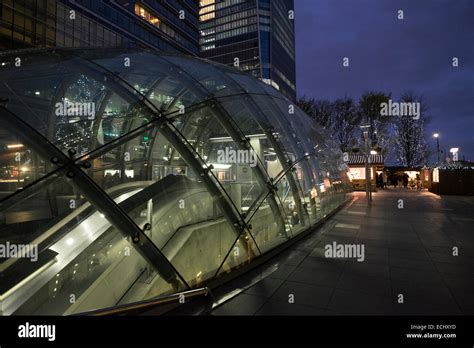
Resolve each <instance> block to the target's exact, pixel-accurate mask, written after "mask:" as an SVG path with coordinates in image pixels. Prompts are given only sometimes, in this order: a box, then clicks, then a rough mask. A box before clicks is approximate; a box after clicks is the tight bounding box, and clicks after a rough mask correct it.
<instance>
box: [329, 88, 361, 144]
mask: <svg viewBox="0 0 474 348" xmlns="http://www.w3.org/2000/svg"><path fill="white" fill-rule="evenodd" d="M332 109H333V113H332V117H331V119H332V121H331V133H332V135H333V137H334V139H335V140H336V141H337V142H338V143H339V146H340V148H341V150H342V151H349V150H350V149H351V147H352V146H353V145H354V144H355V143H356V139H355V138H356V136H357V135H356V132H355V130H356V129H357V128H358V126H359V123H360V113H359V112H358V109H357V106H356V104H355V103H354V101H353V100H352V98H350V97H344V98H342V99H337V100H336V101H335V102H334V103H333V108H332Z"/></svg>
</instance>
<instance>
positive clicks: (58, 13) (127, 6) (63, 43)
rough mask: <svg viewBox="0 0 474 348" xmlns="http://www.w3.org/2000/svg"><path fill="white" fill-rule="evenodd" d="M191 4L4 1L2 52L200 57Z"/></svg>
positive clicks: (187, 0)
mask: <svg viewBox="0 0 474 348" xmlns="http://www.w3.org/2000/svg"><path fill="white" fill-rule="evenodd" d="M198 35H199V34H198V4H197V2H196V1H193V0H171V1H169V0H168V1H165V0H155V1H146V0H143V1H135V0H131V1H128V0H115V1H110V0H100V1H96V0H61V1H55V0H2V2H1V3H0V49H16V48H27V47H89V46H93V47H141V48H149V49H158V50H161V51H178V52H182V53H186V54H190V55H196V54H197V53H198V46H199V45H198V38H199V36H198Z"/></svg>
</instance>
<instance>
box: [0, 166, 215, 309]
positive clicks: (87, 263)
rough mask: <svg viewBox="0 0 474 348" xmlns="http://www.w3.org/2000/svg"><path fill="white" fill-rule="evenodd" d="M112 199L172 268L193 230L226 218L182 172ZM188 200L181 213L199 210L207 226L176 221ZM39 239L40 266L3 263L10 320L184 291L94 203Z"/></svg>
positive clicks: (124, 187) (1, 288)
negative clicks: (205, 210) (172, 215)
mask: <svg viewBox="0 0 474 348" xmlns="http://www.w3.org/2000/svg"><path fill="white" fill-rule="evenodd" d="M108 194H110V195H111V196H112V197H114V200H115V202H116V203H118V205H119V206H120V207H121V209H123V210H124V211H125V212H126V213H127V214H128V215H129V216H131V217H132V219H133V220H134V221H135V223H137V225H139V226H140V227H145V231H146V232H145V233H146V234H147V236H148V237H149V238H150V239H151V240H152V241H153V243H154V244H155V245H156V246H157V247H158V248H159V249H160V250H162V251H163V253H164V254H165V255H166V257H167V258H168V260H170V261H171V262H172V263H173V261H174V260H175V259H176V258H180V257H181V258H183V255H184V254H186V250H184V251H183V248H184V249H186V245H187V241H188V239H189V238H190V236H191V235H192V234H193V231H194V230H195V229H194V227H193V226H194V225H200V224H208V225H216V224H219V223H220V222H221V220H222V221H224V219H223V218H222V216H221V213H220V212H219V211H218V210H217V208H216V207H215V206H214V204H213V201H212V199H211V198H210V196H209V195H208V193H207V191H206V190H205V189H203V188H202V186H201V185H199V184H198V183H196V182H194V181H192V180H190V179H188V178H187V177H186V176H182V175H168V176H166V177H164V178H163V179H161V180H159V181H157V182H134V183H125V184H121V185H119V186H116V187H114V188H113V189H112V190H109V192H108ZM182 201H186V205H187V207H186V208H187V209H182V215H186V214H190V212H191V209H190V208H189V207H190V206H193V207H196V206H197V207H198V210H199V212H200V213H202V214H201V216H202V221H196V220H195V219H192V218H186V217H182V218H180V220H179V221H176V219H175V220H174V221H170V220H169V218H168V217H167V215H171V214H169V213H168V212H169V211H170V209H171V210H172V211H175V210H176V209H179V206H180V203H181V202H182ZM199 207H200V208H199ZM203 209H208V210H209V212H208V213H204V212H203ZM174 215H176V214H174ZM39 238H41V243H40V245H41V247H40V253H39V257H38V261H37V262H35V263H33V262H31V261H29V260H25V259H15V260H7V261H9V262H8V263H6V262H4V263H3V264H2V267H3V268H2V269H3V272H2V275H1V282H0V284H1V285H0V294H1V295H0V305H1V307H0V308H1V313H2V314H4V315H11V314H15V315H21V314H34V315H52V314H61V315H62V314H65V315H67V314H76V313H81V312H86V311H90V310H94V309H98V308H104V307H113V306H117V305H122V304H127V303H132V302H137V301H140V300H144V299H150V298H154V297H156V296H158V295H166V294H172V293H175V292H176V291H179V290H185V289H184V288H181V289H179V288H176V287H174V286H173V285H172V284H169V283H167V282H166V281H165V280H164V279H163V278H161V277H160V276H159V274H157V272H156V271H155V270H154V269H153V267H151V266H150V265H149V264H148V262H147V261H146V260H145V259H144V258H143V257H141V256H140V255H139V254H138V252H137V251H136V250H135V249H134V248H133V247H132V245H131V243H133V242H132V241H131V240H130V238H129V237H126V238H125V237H123V235H122V234H120V233H118V231H116V230H115V228H114V227H113V226H112V224H111V223H110V222H109V221H107V220H106V219H105V218H104V216H103V215H102V214H101V213H100V212H99V211H96V210H94V208H93V207H91V206H90V205H89V204H88V203H85V204H83V205H82V206H81V207H79V208H77V209H76V210H74V212H72V213H70V214H69V215H68V216H66V217H65V218H63V219H62V220H61V221H60V222H57V223H55V224H54V226H50V227H49V228H48V229H46V230H44V231H42V233H41V236H40V237H39ZM191 259H192V257H191ZM177 262H179V260H178V261H177ZM27 263H28V264H27ZM20 270H21V272H20Z"/></svg>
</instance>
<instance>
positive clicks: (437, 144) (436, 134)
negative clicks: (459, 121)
mask: <svg viewBox="0 0 474 348" xmlns="http://www.w3.org/2000/svg"><path fill="white" fill-rule="evenodd" d="M433 137H435V138H436V151H437V153H438V166H439V164H440V159H439V133H434V134H433Z"/></svg>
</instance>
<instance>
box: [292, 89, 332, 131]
mask: <svg viewBox="0 0 474 348" xmlns="http://www.w3.org/2000/svg"><path fill="white" fill-rule="evenodd" d="M297 105H298V106H299V108H300V109H301V110H303V111H304V112H305V113H306V114H307V115H308V116H309V117H311V118H312V119H313V120H315V121H316V122H318V123H319V124H320V125H322V126H323V127H324V128H326V129H329V128H330V127H331V117H332V112H333V105H332V103H331V102H330V101H329V100H315V99H314V98H311V99H306V97H305V96H303V97H302V98H301V99H300V100H298V102H297Z"/></svg>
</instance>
